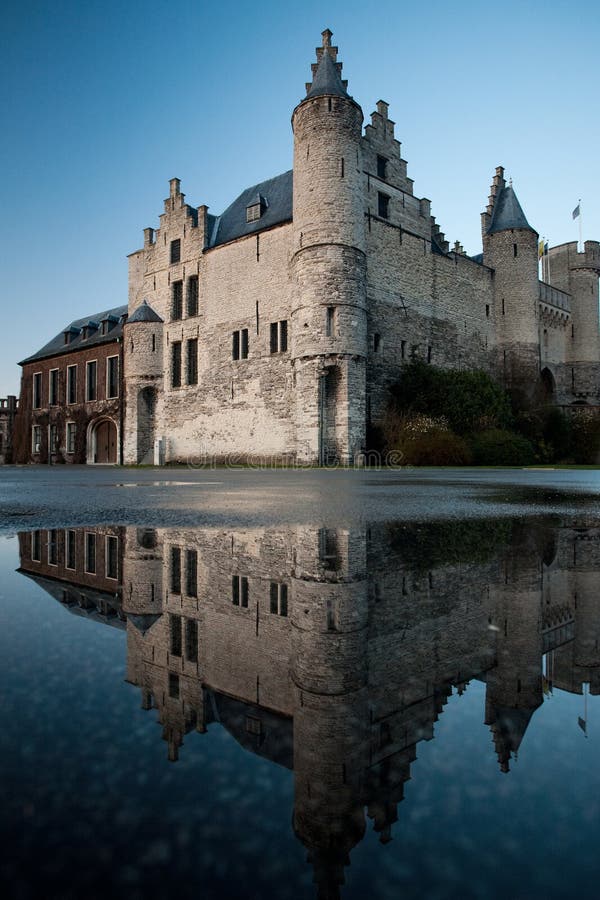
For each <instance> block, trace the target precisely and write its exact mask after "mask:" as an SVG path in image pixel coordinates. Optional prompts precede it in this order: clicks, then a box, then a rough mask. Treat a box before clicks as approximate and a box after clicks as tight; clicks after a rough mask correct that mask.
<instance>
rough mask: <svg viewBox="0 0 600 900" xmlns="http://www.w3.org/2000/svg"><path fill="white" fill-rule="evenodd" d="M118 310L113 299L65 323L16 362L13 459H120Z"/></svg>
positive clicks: (121, 315) (122, 314)
mask: <svg viewBox="0 0 600 900" xmlns="http://www.w3.org/2000/svg"><path fill="white" fill-rule="evenodd" d="M126 316H127V307H126V306H118V307H116V308H115V309H109V310H105V311H103V312H101V313H96V314H94V315H92V316H87V317H86V318H84V319H78V320H77V321H75V322H71V323H70V324H69V325H67V327H66V328H64V329H63V330H62V331H61V332H59V334H57V335H56V337H54V338H53V339H52V340H51V341H50V342H49V343H48V344H46V345H45V346H44V347H42V349H41V350H39V351H38V352H37V353H34V354H33V355H32V356H29V357H28V358H27V359H25V360H23V361H22V362H21V366H22V367H23V374H22V379H21V399H20V405H19V415H18V418H17V426H16V429H15V431H16V438H15V459H16V462H20V463H25V462H35V463H63V462H68V463H86V462H87V463H117V462H121V461H122V452H121V435H122V411H123V406H122V403H121V398H122V396H123V386H122V372H123V323H124V321H125V319H126Z"/></svg>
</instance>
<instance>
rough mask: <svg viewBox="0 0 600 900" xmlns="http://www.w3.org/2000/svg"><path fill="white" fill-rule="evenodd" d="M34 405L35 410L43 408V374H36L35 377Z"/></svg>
mask: <svg viewBox="0 0 600 900" xmlns="http://www.w3.org/2000/svg"><path fill="white" fill-rule="evenodd" d="M32 403H33V408H34V409H40V408H41V406H42V373H41V372H35V373H34V376H33V397H32Z"/></svg>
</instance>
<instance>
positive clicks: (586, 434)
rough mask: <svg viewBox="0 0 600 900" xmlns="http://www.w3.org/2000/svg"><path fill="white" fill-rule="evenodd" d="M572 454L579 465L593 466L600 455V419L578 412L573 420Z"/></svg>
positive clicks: (585, 412)
mask: <svg viewBox="0 0 600 900" xmlns="http://www.w3.org/2000/svg"><path fill="white" fill-rule="evenodd" d="M571 427H572V430H573V437H572V454H573V459H574V460H575V462H576V463H577V465H580V466H585V465H593V464H594V463H596V462H598V455H599V453H600V417H598V416H596V415H594V413H591V412H588V411H586V410H578V411H577V413H575V414H574V415H573V418H572V420H571Z"/></svg>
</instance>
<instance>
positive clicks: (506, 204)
mask: <svg viewBox="0 0 600 900" xmlns="http://www.w3.org/2000/svg"><path fill="white" fill-rule="evenodd" d="M509 228H526V229H527V230H528V231H534V229H533V228H532V227H531V225H530V224H529V222H528V221H527V219H526V218H525V213H524V212H523V210H522V209H521V204H520V203H519V201H518V200H517V195H516V194H515V192H514V190H513V188H512V185H508V186H507V187H505V188H502V190H501V191H500V193H499V194H498V197H497V198H496V202H495V203H494V211H493V213H492V221H491V222H490V227H489V228H488V230H487V233H488V234H494V233H495V232H496V231H506V230H507V229H509Z"/></svg>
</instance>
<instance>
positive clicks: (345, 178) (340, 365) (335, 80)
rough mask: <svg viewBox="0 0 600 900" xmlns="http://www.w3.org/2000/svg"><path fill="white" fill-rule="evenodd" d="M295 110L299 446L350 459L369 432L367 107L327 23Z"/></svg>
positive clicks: (306, 453) (315, 454)
mask: <svg viewBox="0 0 600 900" xmlns="http://www.w3.org/2000/svg"><path fill="white" fill-rule="evenodd" d="M317 60H318V62H317V63H316V64H315V65H313V81H312V84H310V85H307V95H306V97H305V98H304V99H303V100H302V101H301V102H300V103H299V104H298V106H297V107H296V109H295V110H294V113H293V116H292V126H293V129H294V218H293V229H294V236H293V240H294V246H293V252H294V255H293V258H292V275H293V279H294V300H293V310H292V358H293V361H294V386H295V394H296V397H297V407H296V429H297V435H298V438H297V447H298V455H299V457H300V458H301V459H303V460H307V461H310V462H317V461H327V459H328V458H330V457H333V456H335V457H338V458H340V459H341V460H342V461H343V462H348V461H352V459H353V458H354V456H355V455H356V454H357V453H360V452H361V451H362V450H363V448H364V441H365V378H366V375H365V359H366V352H367V316H366V255H365V249H366V242H365V224H364V199H363V171H362V169H363V166H362V162H361V158H362V157H361V127H362V120H363V114H362V110H361V108H360V106H359V105H358V103H356V102H355V101H354V100H353V99H352V97H350V96H349V95H348V92H347V90H346V82H344V81H342V78H341V75H340V72H341V68H342V66H341V63H338V62H337V47H332V46H331V32H330V31H324V32H323V46H322V47H318V48H317Z"/></svg>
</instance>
